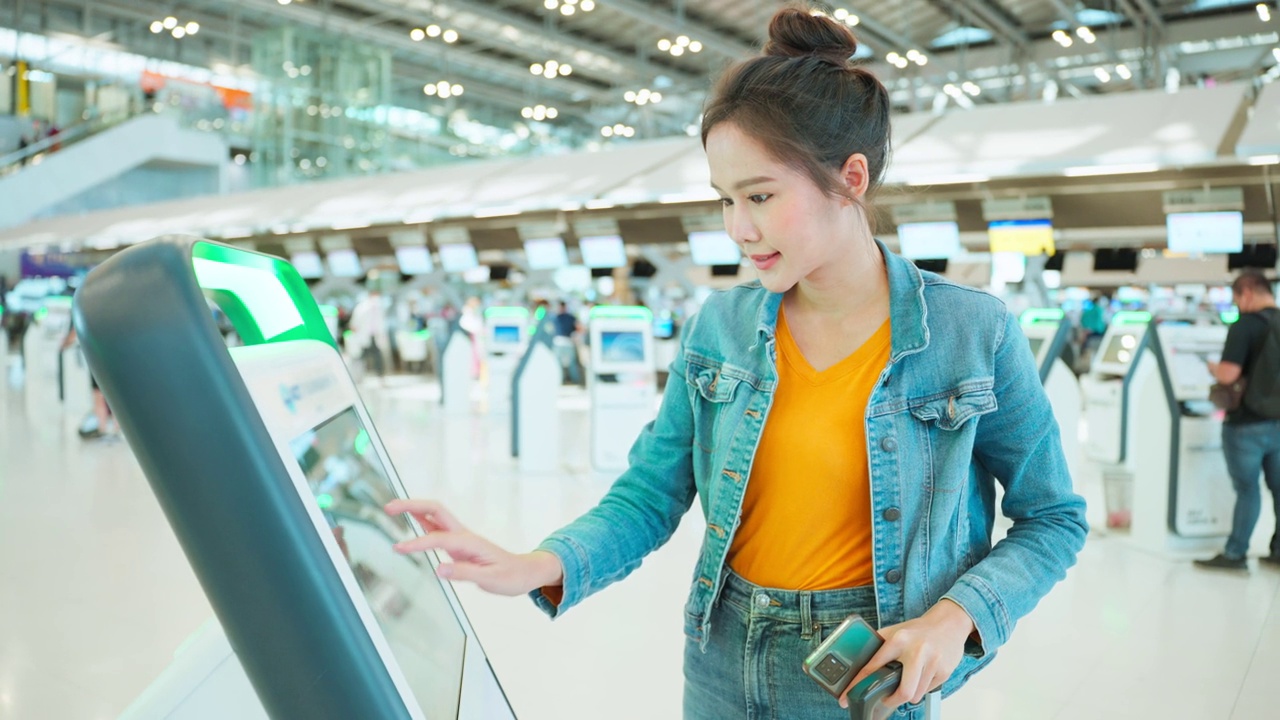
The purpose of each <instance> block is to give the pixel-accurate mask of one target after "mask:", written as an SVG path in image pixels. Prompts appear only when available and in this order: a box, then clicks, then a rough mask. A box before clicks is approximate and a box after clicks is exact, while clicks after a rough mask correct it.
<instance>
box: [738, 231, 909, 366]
mask: <svg viewBox="0 0 1280 720" xmlns="http://www.w3.org/2000/svg"><path fill="white" fill-rule="evenodd" d="M876 246H877V247H879V248H880V252H881V254H883V255H884V260H885V267H886V269H887V271H888V274H889V327H890V328H891V330H890V332H891V339H890V341H889V343H890V345H889V361H890V362H896V361H897V360H898V359H899V358H901V357H903V356H905V355H910V354H911V353H915V352H919V351H920V350H923V349H924V348H925V347H926V346H928V344H929V325H928V318H929V306H928V305H927V304H926V303H925V300H924V277H923V276H922V275H921V274H920V269H919V268H917V267H916V266H915V263H913V262H911V261H909V260H906V259H904V258H902V257H901V256H899V255H895V254H894V253H892V252H890V251H889V248H887V247H885V245H884V243H882V242H880V241H879V240H876ZM781 305H782V294H781V293H769V294H768V295H767V296H766V297H765V301H764V303H763V304H762V305H761V306H760V312H759V315H758V317H757V326H756V330H757V333H763V334H764V336H765V339H766V340H772V339H773V338H774V336H775V334H776V333H777V328H778V308H779V307H781Z"/></svg>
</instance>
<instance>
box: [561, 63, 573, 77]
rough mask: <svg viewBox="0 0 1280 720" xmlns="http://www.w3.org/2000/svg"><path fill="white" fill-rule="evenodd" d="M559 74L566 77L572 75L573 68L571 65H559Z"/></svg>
mask: <svg viewBox="0 0 1280 720" xmlns="http://www.w3.org/2000/svg"><path fill="white" fill-rule="evenodd" d="M560 74H561V75H566V76H567V75H572V74H573V66H572V65H561V66H560Z"/></svg>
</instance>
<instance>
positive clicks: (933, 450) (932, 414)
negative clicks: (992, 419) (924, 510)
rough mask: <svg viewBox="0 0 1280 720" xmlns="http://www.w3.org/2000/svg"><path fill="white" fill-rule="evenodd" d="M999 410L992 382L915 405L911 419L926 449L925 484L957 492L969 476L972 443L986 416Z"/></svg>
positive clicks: (936, 489)
mask: <svg viewBox="0 0 1280 720" xmlns="http://www.w3.org/2000/svg"><path fill="white" fill-rule="evenodd" d="M996 407H997V403H996V396H995V393H994V392H992V383H991V382H990V381H985V382H978V383H963V384H961V385H960V386H958V387H957V388H956V389H955V390H953V391H951V392H947V393H943V394H939V395H935V396H932V397H930V398H929V399H927V400H925V401H923V402H920V403H918V404H915V405H912V407H911V408H910V410H911V416H912V417H913V418H915V420H916V424H917V430H918V432H919V434H920V437H921V439H922V440H923V443H922V445H923V447H924V448H925V449H926V450H927V458H928V459H927V462H926V464H925V468H924V470H925V485H926V488H927V489H929V490H931V491H934V492H955V491H956V490H958V489H959V487H960V485H961V483H963V482H964V481H965V479H966V478H968V477H969V468H970V465H971V464H972V462H973V444H974V440H975V438H976V436H977V432H978V423H979V422H980V421H981V418H982V416H983V415H986V414H987V413H989V412H993V411H994V410H995V409H996Z"/></svg>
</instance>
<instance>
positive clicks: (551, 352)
mask: <svg viewBox="0 0 1280 720" xmlns="http://www.w3.org/2000/svg"><path fill="white" fill-rule="evenodd" d="M536 330H537V331H536V332H535V333H534V334H533V337H532V338H531V339H530V340H529V344H528V346H527V347H526V348H525V352H524V355H522V356H521V357H520V361H519V362H518V363H517V364H516V369H515V373H514V374H513V375H512V379H511V454H512V456H513V457H515V458H516V459H517V460H518V462H519V465H520V470H521V472H523V473H528V474H537V473H544V474H545V473H555V472H558V471H559V470H560V468H561V463H560V408H559V403H558V400H559V396H560V380H561V371H560V361H559V359H558V358H557V357H556V351H555V348H554V346H553V340H554V338H555V325H554V323H550V322H539V323H538V325H537V328H536Z"/></svg>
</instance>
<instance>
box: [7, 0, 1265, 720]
mask: <svg viewBox="0 0 1280 720" xmlns="http://www.w3.org/2000/svg"><path fill="white" fill-rule="evenodd" d="M784 5H785V3H783V2H777V1H775V0H652V1H648V0H382V1H381V2H373V1H372V0H237V1H236V2H223V1H221V0H181V1H179V2H172V1H170V0H165V1H164V2H161V1H160V0H132V1H129V2H125V1H124V0H114V1H108V2H98V1H97V0H93V1H89V0H5V1H4V2H0V371H2V372H0V720H9V719H10V718H13V719H18V720H28V719H36V720H46V719H55V718H56V719H58V720H62V719H72V718H74V719H81V718H83V719H85V720H107V719H109V718H112V719H113V718H124V719H126V720H143V719H148V718H175V719H180V718H192V719H194V718H229V717H235V718H266V717H278V718H286V717H377V718H382V717H387V718H391V717H396V718H400V717H405V718H430V719H432V720H435V719H437V718H449V719H450V720H452V719H454V718H458V719H462V720H488V719H490V718H493V719H495V720H501V719H503V718H516V717H518V718H520V719H521V720H538V719H542V718H545V719H548V720H549V719H551V718H558V719H564V718H582V719H584V720H585V719H587V718H602V717H610V718H637V719H639V718H646V719H647V718H678V717H680V716H681V712H682V692H683V686H684V673H683V669H682V664H683V659H684V655H685V642H686V640H685V636H684V634H683V632H682V627H683V623H684V619H685V613H684V609H685V602H686V599H687V597H688V594H689V587H690V583H691V576H692V577H693V578H694V579H695V580H696V574H695V572H694V568H695V564H696V563H697V559H698V556H699V551H700V548H701V547H702V546H703V543H704V539H705V538H708V537H709V536H710V534H712V533H714V532H716V531H717V530H718V531H719V532H721V533H723V532H724V531H723V529H720V528H716V527H715V526H710V527H709V526H708V523H707V520H706V518H705V517H704V516H703V515H702V513H701V512H700V511H699V508H700V505H698V504H697V503H695V504H694V506H693V510H691V511H690V512H689V513H688V514H686V515H685V517H684V518H683V520H682V521H681V523H680V526H679V528H678V530H677V531H676V532H675V534H674V535H673V537H672V538H671V540H670V541H669V542H668V543H667V544H666V545H665V546H663V547H662V548H661V549H660V550H658V551H657V552H656V553H654V554H653V555H651V556H649V557H648V558H646V560H645V562H644V564H643V566H642V567H640V568H639V569H638V570H637V571H636V572H634V573H633V574H632V575H631V576H629V577H627V578H626V579H625V580H623V581H622V582H620V583H618V584H615V585H612V586H610V587H608V588H607V589H605V590H604V591H603V592H601V593H599V594H598V595H594V596H592V597H590V598H589V599H588V600H587V601H586V602H584V603H583V604H582V605H581V606H576V607H574V608H573V609H572V611H570V612H568V613H567V614H565V615H564V616H563V617H561V618H557V619H556V620H554V621H551V620H549V619H548V618H547V617H546V615H545V614H544V613H543V612H541V611H539V609H538V608H537V607H536V606H535V604H534V603H532V602H530V601H529V600H528V599H527V598H524V597H514V598H511V597H502V596H498V595H492V594H488V593H485V592H483V591H481V590H479V589H477V588H476V587H475V586H474V585H471V584H469V583H463V582H458V583H456V584H450V583H448V582H446V581H439V580H437V579H436V576H435V572H434V568H435V566H436V565H437V564H438V563H439V562H440V556H438V555H435V554H430V553H429V554H423V555H417V556H399V555H396V554H395V553H393V552H392V551H391V544H392V543H395V542H399V541H402V540H405V539H407V538H409V537H411V536H412V535H415V534H417V533H416V532H415V530H414V527H413V526H412V525H411V524H410V523H409V522H408V521H407V520H405V519H404V518H403V517H392V516H388V515H386V514H384V513H382V512H381V511H380V510H379V508H380V507H381V506H383V505H384V504H385V503H386V502H388V501H390V500H392V499H394V498H396V497H408V498H430V499H435V500H439V501H442V502H443V503H445V504H446V505H447V506H448V507H449V508H450V510H452V511H453V513H454V514H456V516H457V517H458V518H459V519H460V521H461V522H462V523H463V524H465V525H466V526H467V527H468V528H470V530H472V531H474V532H476V533H478V534H481V535H483V536H485V537H488V538H490V539H492V540H494V541H495V542H497V543H498V544H499V545H501V546H503V547H505V548H507V549H509V550H512V551H515V552H527V551H530V550H532V549H534V548H535V547H536V546H537V545H538V543H539V542H541V541H542V539H543V538H545V537H546V536H547V535H548V534H550V533H551V532H552V531H554V530H556V529H558V528H560V527H562V526H564V525H565V524H567V523H568V522H570V521H572V520H573V519H575V518H577V517H578V516H580V515H581V514H582V513H584V512H586V511H588V510H589V509H591V508H592V507H593V506H595V505H596V503H597V502H598V501H599V500H600V499H601V497H603V496H604V495H605V493H606V492H607V491H608V490H609V488H610V486H611V484H612V483H613V481H614V480H615V479H616V478H617V477H618V476H619V475H620V474H621V473H623V472H624V471H625V470H626V469H627V467H628V451H629V449H630V448H631V446H632V443H633V441H634V440H635V439H636V437H637V436H639V435H640V433H641V432H642V431H643V430H644V428H645V427H646V425H647V424H648V423H650V422H651V421H652V420H653V419H654V418H655V416H656V415H657V412H658V408H659V404H660V402H661V399H662V396H663V392H664V389H665V388H666V387H667V386H668V384H669V383H671V382H676V383H684V382H685V378H683V377H671V375H670V373H669V372H668V370H669V368H670V367H671V365H672V362H673V360H675V359H676V358H677V353H678V351H679V347H680V338H681V332H682V329H684V328H686V327H687V326H688V325H689V323H690V322H691V321H693V319H694V318H696V316H697V314H698V312H699V311H700V309H701V308H702V306H703V305H704V303H706V302H707V301H708V299H709V298H712V297H713V296H715V294H716V293H718V292H720V291H723V290H726V289H728V288H732V287H735V286H737V285H740V284H742V283H750V282H752V281H753V280H754V279H755V278H756V273H757V270H756V267H755V266H754V265H753V262H752V261H751V260H750V259H749V258H744V256H743V252H742V250H741V248H740V245H741V243H740V241H738V240H736V239H735V238H733V237H731V236H730V234H729V233H728V232H726V226H725V220H724V213H723V209H722V207H721V201H720V193H719V192H718V191H717V190H715V189H713V188H712V187H711V177H710V173H709V170H708V165H707V156H706V154H705V153H704V151H703V147H702V138H701V120H702V110H703V107H704V102H705V101H706V99H707V96H708V93H709V91H710V89H711V87H712V86H713V83H714V82H715V80H716V78H717V77H719V76H720V74H721V73H722V72H723V71H724V70H725V69H726V68H727V67H729V66H730V65H731V64H732V63H734V62H737V61H739V60H742V59H744V58H748V57H751V56H752V55H754V54H757V53H758V52H759V51H760V48H761V46H762V45H763V43H764V41H765V40H766V37H767V35H766V29H767V26H768V22H769V19H770V17H771V16H773V14H774V13H775V12H777V11H778V10H779V9H780V8H781V7H783V6H784ZM804 7H805V9H806V10H807V11H810V12H812V13H815V14H822V15H824V16H826V17H828V18H830V19H831V20H833V21H834V22H838V23H842V24H843V25H845V26H847V27H849V28H850V29H852V31H853V33H854V34H855V35H856V36H857V38H858V41H859V47H858V51H857V53H855V54H854V56H853V58H852V60H853V61H855V62H857V63H858V64H860V65H862V66H864V67H866V68H868V69H870V70H871V71H872V72H873V73H875V74H876V76H877V77H879V78H880V79H881V80H882V81H883V82H884V84H885V86H886V87H887V89H888V95H889V98H890V101H891V104H892V117H891V122H892V138H893V153H892V158H891V160H890V163H889V165H888V169H887V173H886V176H885V179H884V184H883V187H882V188H880V189H879V191H878V192H877V194H876V196H875V198H874V213H875V234H876V237H877V238H878V239H879V240H880V241H882V242H883V243H884V246H885V247H886V248H887V250H888V251H890V252H893V253H897V254H899V255H901V256H902V257H904V258H906V259H907V260H910V261H911V262H913V263H914V264H915V265H916V266H917V267H918V268H919V269H920V270H921V271H925V272H932V273H937V274H938V275H940V276H941V277H943V278H945V279H946V280H947V281H950V282H952V283H956V284H959V285H963V286H968V287H972V288H978V289H980V290H982V291H985V292H987V293H990V294H992V295H994V296H995V297H997V298H999V299H1000V300H1002V301H1003V302H1004V304H1005V305H1006V306H1007V308H1008V310H1009V311H1010V312H1011V313H1012V314H1013V315H1014V316H1015V317H1016V318H1017V324H1018V326H1019V327H1020V328H1021V330H1022V331H1023V333H1024V334H1025V335H1026V339H1027V342H1028V345H1029V347H1030V351H1031V355H1032V356H1033V357H1034V361H1035V363H1036V367H1037V369H1038V370H1039V375H1040V380H1041V381H1042V383H1043V387H1044V391H1045V393H1046V395H1047V396H1048V398H1049V402H1050V405H1051V406H1052V409H1053V414H1054V418H1055V420H1056V421H1057V424H1058V426H1059V428H1060V430H1061V438H1062V445H1063V452H1064V455H1065V457H1066V461H1067V465H1068V466H1069V469H1070V472H1071V476H1072V483H1073V486H1074V490H1075V492H1076V493H1078V494H1079V495H1081V496H1082V497H1083V498H1084V500H1085V501H1086V503H1087V508H1088V509H1087V519H1088V522H1089V525H1090V529H1089V534H1088V537H1087V540H1086V541H1085V545H1084V549H1083V551H1082V552H1081V553H1080V555H1079V557H1078V561H1077V563H1076V565H1075V566H1074V567H1072V568H1071V569H1070V570H1069V571H1068V573H1067V576H1066V579H1065V580H1063V581H1062V582H1061V583H1060V584H1058V585H1057V586H1055V587H1054V588H1053V590H1052V591H1051V592H1050V593H1049V594H1048V595H1047V596H1046V597H1045V598H1044V599H1043V600H1041V601H1040V602H1039V604H1038V605H1037V606H1036V607H1035V609H1034V610H1033V611H1031V613H1030V614H1029V615H1027V616H1026V617H1025V618H1023V619H1022V620H1021V621H1020V622H1019V623H1018V624H1017V626H1016V629H1015V630H1014V631H1013V632H1012V634H1011V636H1010V638H1009V640H1008V642H1007V644H1005V645H1004V646H1003V647H1002V648H1001V649H1000V651H999V653H998V654H997V657H996V659H995V660H994V661H993V662H992V664H991V665H990V666H988V667H987V668H986V669H984V670H983V671H982V672H980V673H979V674H978V675H976V676H975V677H974V678H973V679H972V680H971V681H970V682H969V683H968V684H967V685H966V686H964V687H963V688H962V689H960V690H959V691H958V692H956V693H955V694H953V695H951V696H949V697H947V698H946V699H944V700H942V701H941V702H940V703H939V704H937V705H931V706H930V707H929V710H928V713H929V715H928V717H929V719H930V720H938V719H939V718H946V719H947V720H960V719H964V720H1041V719H1043V720H1086V719H1089V720H1092V719H1095V718H1126V719H1128V718H1142V719H1144V720H1147V719H1149V720H1264V719H1268V718H1275V717H1277V716H1280V710H1278V709H1277V707H1280V706H1278V705H1277V701H1276V698H1275V693H1276V684H1275V682H1276V678H1277V677H1280V564H1277V563H1275V562H1268V560H1272V559H1274V558H1273V557H1268V556H1269V555H1270V553H1271V547H1272V546H1271V545H1270V542H1271V540H1272V534H1273V532H1274V531H1275V527H1276V518H1275V517H1274V515H1273V510H1272V502H1271V499H1272V498H1271V497H1270V495H1269V493H1268V492H1267V491H1266V490H1265V488H1264V490H1263V491H1262V512H1261V518H1260V520H1259V521H1258V524H1257V526H1256V528H1255V530H1254V532H1253V536H1252V539H1251V542H1250V545H1249V558H1248V561H1247V565H1246V567H1245V569H1243V570H1241V569H1235V570H1231V569H1206V568H1203V567H1197V566H1195V565H1194V564H1193V561H1194V560H1197V559H1205V558H1209V557H1212V556H1214V555H1215V554H1217V553H1219V552H1221V551H1222V550H1223V548H1224V544H1225V542H1226V538H1227V536H1228V534H1229V533H1230V531H1231V528H1232V519H1233V508H1234V507H1235V501H1236V493H1235V491H1234V489H1233V485H1232V480H1231V477H1230V476H1229V475H1228V471H1227V460H1226V457H1225V455H1224V451H1223V443H1222V428H1223V423H1224V410H1223V409H1221V408H1220V407H1219V406H1218V405H1216V404H1215V403H1214V402H1213V400H1211V397H1210V389H1211V387H1212V386H1213V384H1214V382H1215V377H1214V376H1213V375H1212V372H1211V370H1210V363H1213V362H1216V361H1218V360H1219V359H1221V357H1222V354H1223V349H1224V344H1225V342H1226V338H1227V335H1228V333H1229V332H1230V331H1231V328H1232V327H1233V324H1234V323H1236V322H1238V321H1239V320H1240V317H1241V308H1240V307H1237V305H1236V296H1235V295H1233V292H1232V283H1233V281H1234V280H1235V279H1236V278H1237V277H1238V276H1239V275H1240V274H1241V273H1242V272H1249V271H1256V272H1259V273H1261V274H1262V275H1263V276H1264V277H1265V278H1266V279H1267V280H1268V281H1269V282H1270V283H1271V284H1272V287H1274V283H1275V282H1276V276H1277V266H1278V264H1280V258H1278V253H1277V233H1278V229H1280V210H1278V209H1277V201H1278V200H1280V197H1278V193H1277V187H1276V185H1277V181H1278V180H1280V82H1276V81H1277V80H1280V8H1277V3H1276V2H1275V1H1274V0H1268V1H1267V2H1257V1H1256V0H1248V1H1240V0H954V1H946V2H943V1H940V0H893V1H891V2H871V1H870V0H858V1H856V2H854V1H848V2H846V1H844V0H839V1H837V2H831V3H811V4H807V5H805V6H804ZM91 368H92V371H91ZM718 377H719V376H718V375H717V378H718ZM711 391H714V384H713V385H712V387H711ZM707 397H710V396H709V395H708V396H707ZM975 422H981V420H976V421H975ZM886 449H887V448H886ZM909 480H910V479H906V478H903V479H900V482H908V481H909ZM1010 526H1011V523H1010V521H1008V520H1006V519H1004V518H1002V517H1000V516H999V514H998V513H997V518H996V520H995V526H994V531H993V532H994V539H997V540H998V539H1000V538H1002V537H1004V535H1005V533H1006V532H1008V530H1009V528H1010ZM889 582H897V581H896V580H890V581H889ZM215 611H216V615H215ZM796 672H797V673H799V672H801V669H800V667H798V666H797V668H796ZM833 703H834V701H833ZM832 709H833V714H832V715H831V716H832V717H841V716H842V715H841V713H842V712H844V711H841V710H840V709H839V708H838V707H835V706H834V704H833V706H832ZM724 717H726V718H730V719H732V718H736V717H738V716H737V715H735V714H734V713H732V712H727V714H725V715H724Z"/></svg>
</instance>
